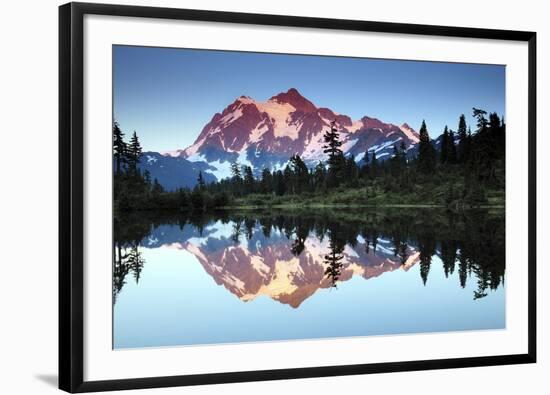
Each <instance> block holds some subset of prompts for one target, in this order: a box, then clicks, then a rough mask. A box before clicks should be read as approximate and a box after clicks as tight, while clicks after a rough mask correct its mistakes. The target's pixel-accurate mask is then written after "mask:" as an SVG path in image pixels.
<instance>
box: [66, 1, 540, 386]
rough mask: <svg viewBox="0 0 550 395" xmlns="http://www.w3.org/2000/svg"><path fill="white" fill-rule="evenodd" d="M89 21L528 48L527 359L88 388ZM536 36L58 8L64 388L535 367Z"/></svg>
mask: <svg viewBox="0 0 550 395" xmlns="http://www.w3.org/2000/svg"><path fill="white" fill-rule="evenodd" d="M86 14H95V15H111V16H122V17H144V18H159V19H173V20H189V21H204V22H228V23H239V24H256V25H269V26H282V27H306V28H324V29H333V30H353V31H364V32H383V33H397V34H415V35H425V36H447V37H462V38H472V39H492V40H511V41H522V42H527V43H528V51H529V52H528V57H529V59H528V62H529V66H528V69H529V76H528V155H529V158H528V172H529V175H528V188H529V190H528V196H529V197H528V202H529V207H528V231H529V235H528V236H529V242H528V243H529V244H528V247H529V248H528V250H529V251H528V262H527V264H528V301H529V310H528V352H527V353H525V354H514V355H498V356H483V357H470V358H451V359H436V360H419V361H411V362H390V363H374V364H356V365H346V366H323V367H307V368H295V369H278V370H262V371H243V372H228V373H215V374H193V375H182V376H165V377H143V378H132V379H120V380H106V381H84V377H83V370H84V369H83V365H84V363H83V357H84V352H83V316H84V314H83V313H84V311H83V309H84V306H83V302H84V300H83V286H84V273H83V232H84V219H83V209H84V206H83V198H84V195H83V184H84V180H83V177H84V171H83V170H84V168H83V151H84V136H83V95H84V91H83V44H84V32H83V19H84V16H85V15H86ZM535 287H536V33H535V32H526V31H510V30H492V29H477V28H462V27H449V26H429V25H416V24H402V23H385V22H366V21H357V20H340V19H325V18H310V17H295V16H283V15H266V14H249V13H235V12H218V11H204V10H188V9H173V8H158V7H142V6H127V5H111V4H90V3H68V4H65V5H62V6H60V8H59V388H60V389H62V390H65V391H68V392H71V393H74V392H90V391H107V390H123V389H138V388H154V387H171V386H186V385H199V384H216V383H233V382H244V381H262V380H280V379H297V378H310V377H320V376H343V375H355V374H368V373H383V372H401V371H415V370H428V369H449V368H463V367H475V366H490V365H508V364H521V363H534V362H535V361H536V288H535Z"/></svg>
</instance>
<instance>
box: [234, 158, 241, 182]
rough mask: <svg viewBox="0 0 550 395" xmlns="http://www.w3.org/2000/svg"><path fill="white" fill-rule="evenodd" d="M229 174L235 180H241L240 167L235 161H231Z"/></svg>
mask: <svg viewBox="0 0 550 395" xmlns="http://www.w3.org/2000/svg"><path fill="white" fill-rule="evenodd" d="M231 176H232V177H233V179H234V180H236V181H241V180H242V178H241V167H240V166H239V164H238V163H237V162H233V163H231Z"/></svg>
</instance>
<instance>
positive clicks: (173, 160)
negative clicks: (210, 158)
mask: <svg viewBox="0 0 550 395" xmlns="http://www.w3.org/2000/svg"><path fill="white" fill-rule="evenodd" d="M138 167H139V169H140V170H141V172H142V173H143V172H144V171H145V170H148V171H149V173H150V174H151V180H154V179H155V178H156V179H157V180H158V181H159V183H160V184H161V185H162V186H163V187H164V189H166V190H168V191H173V190H176V189H178V188H183V187H188V188H192V187H194V186H195V184H196V183H197V178H198V176H199V172H200V171H202V173H203V177H204V180H205V181H206V182H213V181H216V177H215V176H214V175H212V174H211V173H209V171H213V170H215V169H214V168H213V167H212V166H209V165H208V164H207V163H205V162H190V161H188V160H187V159H185V158H182V157H171V156H166V155H162V154H160V153H158V152H144V153H143V154H142V156H141V158H140V162H139V165H138Z"/></svg>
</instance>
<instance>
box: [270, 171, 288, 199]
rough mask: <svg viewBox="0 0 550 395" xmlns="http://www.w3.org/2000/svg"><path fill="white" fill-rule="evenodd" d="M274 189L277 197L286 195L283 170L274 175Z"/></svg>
mask: <svg viewBox="0 0 550 395" xmlns="http://www.w3.org/2000/svg"><path fill="white" fill-rule="evenodd" d="M273 189H274V192H275V194H276V195H277V196H282V195H284V194H285V193H286V185H285V180H284V175H283V172H282V171H281V170H277V171H276V172H274V173H273Z"/></svg>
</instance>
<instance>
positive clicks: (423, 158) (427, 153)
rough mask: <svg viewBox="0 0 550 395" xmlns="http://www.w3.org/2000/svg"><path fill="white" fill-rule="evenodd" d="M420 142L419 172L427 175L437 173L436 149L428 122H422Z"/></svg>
mask: <svg viewBox="0 0 550 395" xmlns="http://www.w3.org/2000/svg"><path fill="white" fill-rule="evenodd" d="M419 134H420V142H419V143H418V164H417V166H418V170H419V171H420V172H421V173H423V174H425V175H432V174H433V173H434V172H435V164H436V158H435V148H434V146H433V145H432V142H431V139H430V135H429V134H428V128H427V127H426V122H425V121H422V126H420V132H419Z"/></svg>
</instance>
